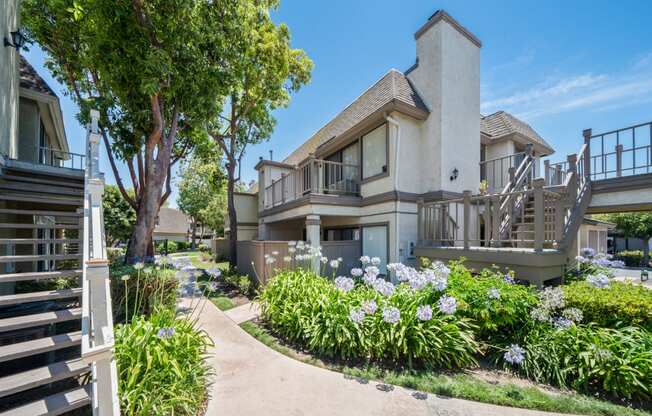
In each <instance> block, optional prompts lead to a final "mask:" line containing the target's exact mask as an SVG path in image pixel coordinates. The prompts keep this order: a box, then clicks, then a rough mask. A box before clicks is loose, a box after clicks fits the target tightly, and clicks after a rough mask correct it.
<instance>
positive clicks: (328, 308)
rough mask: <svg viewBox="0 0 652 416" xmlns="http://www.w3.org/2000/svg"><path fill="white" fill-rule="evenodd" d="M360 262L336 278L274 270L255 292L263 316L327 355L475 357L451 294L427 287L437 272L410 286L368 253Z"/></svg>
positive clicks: (451, 361) (446, 360)
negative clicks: (383, 271) (384, 271)
mask: <svg viewBox="0 0 652 416" xmlns="http://www.w3.org/2000/svg"><path fill="white" fill-rule="evenodd" d="M363 260H365V259H364V258H363ZM363 263H364V261H363ZM388 268H390V269H391V268H392V266H389V265H388ZM362 270H364V271H363V273H364V275H360V273H359V272H357V271H356V272H354V273H353V274H354V276H355V275H356V274H357V275H358V276H357V277H356V278H355V279H351V278H346V277H343V278H338V279H336V281H335V282H334V281H332V280H330V279H328V278H324V277H320V276H317V275H315V274H314V273H312V272H309V271H306V270H302V269H297V270H294V271H284V272H281V273H279V274H278V275H276V276H275V277H274V278H273V279H272V280H270V281H269V283H268V284H267V286H266V287H265V289H264V290H263V292H262V293H261V295H260V302H261V309H262V317H263V319H265V320H266V322H267V323H268V324H269V325H270V326H271V327H272V328H273V329H274V330H275V331H276V332H277V333H279V334H280V335H281V336H283V337H284V338H285V339H288V340H290V341H292V342H295V343H297V344H299V345H301V346H302V347H304V348H306V349H307V350H309V351H311V352H316V353H319V354H323V355H326V356H338V357H342V358H346V359H363V360H369V359H371V360H379V361H388V360H390V361H391V360H395V361H399V362H401V363H408V364H411V363H412V362H413V361H416V362H419V363H423V364H428V365H431V366H436V367H444V368H461V367H466V366H469V365H473V364H475V358H474V355H475V353H476V351H477V350H478V348H479V345H478V343H477V342H476V340H475V338H474V335H473V330H474V327H473V325H472V324H471V322H470V321H469V319H467V318H464V317H460V316H458V315H457V314H456V312H455V309H456V306H455V300H454V298H453V297H452V296H446V295H445V294H444V293H443V292H442V291H440V290H438V289H436V288H435V287H433V282H434V281H435V280H436V279H437V277H436V276H439V277H441V276H442V273H440V272H432V273H431V272H428V275H429V276H430V277H428V278H426V279H431V280H429V283H427V284H426V285H425V286H423V287H422V288H420V289H418V290H417V289H414V288H413V287H411V285H410V284H409V283H408V281H407V280H405V283H401V284H397V285H394V284H392V283H391V282H389V281H386V280H384V279H383V278H382V277H380V275H379V272H378V267H377V266H374V265H373V263H372V259H369V260H368V264H365V265H364V269H362ZM410 273H412V272H410ZM413 277H414V276H413ZM422 277H423V276H422ZM345 279H347V280H345ZM351 285H353V287H351ZM444 296H446V297H444ZM440 299H444V301H443V302H442V304H443V307H442V305H440V304H439V301H440Z"/></svg>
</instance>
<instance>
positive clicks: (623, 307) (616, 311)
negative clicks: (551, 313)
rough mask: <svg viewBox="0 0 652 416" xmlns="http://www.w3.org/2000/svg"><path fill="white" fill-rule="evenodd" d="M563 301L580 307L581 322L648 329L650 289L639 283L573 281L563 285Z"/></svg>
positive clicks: (650, 321)
mask: <svg viewBox="0 0 652 416" xmlns="http://www.w3.org/2000/svg"><path fill="white" fill-rule="evenodd" d="M563 292H564V298H565V300H566V305H567V306H570V307H575V308H577V309H579V310H581V311H582V312H583V314H584V320H585V322H594V323H596V324H597V325H599V326H603V327H609V328H617V327H619V326H630V325H641V326H643V327H645V328H646V329H647V330H648V331H652V290H650V289H647V288H645V287H643V286H640V285H635V284H632V283H622V282H610V283H609V284H608V285H607V286H606V287H603V285H602V284H600V287H596V286H595V285H594V284H591V283H590V282H589V280H588V279H587V281H586V282H573V283H571V284H568V285H565V286H564V287H563Z"/></svg>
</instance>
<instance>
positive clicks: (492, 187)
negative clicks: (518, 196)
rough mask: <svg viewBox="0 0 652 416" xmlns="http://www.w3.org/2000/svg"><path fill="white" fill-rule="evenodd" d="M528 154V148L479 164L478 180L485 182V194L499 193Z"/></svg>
mask: <svg viewBox="0 0 652 416" xmlns="http://www.w3.org/2000/svg"><path fill="white" fill-rule="evenodd" d="M528 152H531V149H530V148H528V150H526V151H525V152H518V153H514V154H511V155H507V156H502V157H497V158H495V159H489V160H483V161H482V162H480V180H481V181H487V185H488V188H487V192H488V193H495V192H501V191H502V190H503V189H504V188H505V186H506V185H507V184H508V183H510V181H512V179H513V175H514V172H515V170H516V169H517V168H518V167H519V165H521V163H522V162H523V160H524V159H526V157H527V156H528V155H529V154H531V153H528Z"/></svg>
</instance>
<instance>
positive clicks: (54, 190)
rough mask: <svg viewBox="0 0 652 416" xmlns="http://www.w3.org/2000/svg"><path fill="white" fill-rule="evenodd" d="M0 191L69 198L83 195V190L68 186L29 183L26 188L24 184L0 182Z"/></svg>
mask: <svg viewBox="0 0 652 416" xmlns="http://www.w3.org/2000/svg"><path fill="white" fill-rule="evenodd" d="M0 189H7V190H10V191H19V192H25V191H29V192H34V193H35V194H54V195H70V196H82V195H84V189H83V188H82V189H80V188H74V187H68V186H52V185H44V184H36V183H31V184H29V186H27V185H26V184H25V183H11V182H0Z"/></svg>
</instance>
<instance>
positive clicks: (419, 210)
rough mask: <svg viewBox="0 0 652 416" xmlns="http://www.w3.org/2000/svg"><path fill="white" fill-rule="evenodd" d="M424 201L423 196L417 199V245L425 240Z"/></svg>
mask: <svg viewBox="0 0 652 416" xmlns="http://www.w3.org/2000/svg"><path fill="white" fill-rule="evenodd" d="M423 203H424V200H423V198H419V199H417V245H423V240H424V238H423V237H424V231H425V230H424V227H425V224H424V221H423V209H424V206H423Z"/></svg>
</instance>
